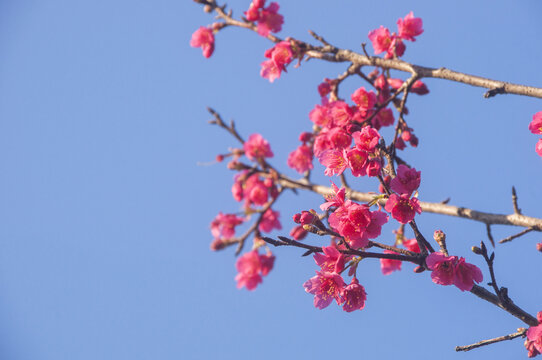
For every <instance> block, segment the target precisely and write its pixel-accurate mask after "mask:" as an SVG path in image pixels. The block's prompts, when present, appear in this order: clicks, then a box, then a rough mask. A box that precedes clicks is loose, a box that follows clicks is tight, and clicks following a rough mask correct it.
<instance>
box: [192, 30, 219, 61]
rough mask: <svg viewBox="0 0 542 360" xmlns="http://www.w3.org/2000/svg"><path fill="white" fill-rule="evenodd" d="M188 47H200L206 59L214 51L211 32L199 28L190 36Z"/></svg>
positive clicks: (213, 37)
mask: <svg viewBox="0 0 542 360" xmlns="http://www.w3.org/2000/svg"><path fill="white" fill-rule="evenodd" d="M190 46H192V47H200V48H201V50H202V51H203V56H205V57H206V58H209V57H211V55H212V54H213V51H214V49H215V36H214V35H213V30H211V29H209V28H206V27H204V26H200V28H199V29H198V30H196V31H195V32H194V33H193V34H192V39H191V40H190Z"/></svg>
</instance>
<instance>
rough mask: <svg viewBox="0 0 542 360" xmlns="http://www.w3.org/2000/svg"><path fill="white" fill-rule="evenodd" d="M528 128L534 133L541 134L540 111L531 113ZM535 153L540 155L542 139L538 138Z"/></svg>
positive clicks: (541, 116) (541, 118)
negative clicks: (531, 118) (531, 116)
mask: <svg viewBox="0 0 542 360" xmlns="http://www.w3.org/2000/svg"><path fill="white" fill-rule="evenodd" d="M529 130H530V131H531V132H532V133H533V134H536V135H542V111H539V112H537V113H536V114H534V115H533V120H532V121H531V123H530V124H529ZM535 150H536V153H537V154H538V155H540V156H542V139H539V140H538V142H537V143H536V146H535Z"/></svg>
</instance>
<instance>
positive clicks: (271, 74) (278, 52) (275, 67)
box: [260, 41, 294, 82]
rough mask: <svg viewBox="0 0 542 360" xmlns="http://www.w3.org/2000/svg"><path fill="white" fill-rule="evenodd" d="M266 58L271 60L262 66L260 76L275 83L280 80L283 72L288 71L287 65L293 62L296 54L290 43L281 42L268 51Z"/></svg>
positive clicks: (265, 54)
mask: <svg viewBox="0 0 542 360" xmlns="http://www.w3.org/2000/svg"><path fill="white" fill-rule="evenodd" d="M264 56H265V57H266V58H268V59H269V60H266V61H264V62H263V63H262V64H261V66H262V69H261V70H260V75H261V76H262V77H263V78H266V79H268V80H269V81H270V82H273V81H275V79H278V78H280V74H281V73H282V72H283V71H286V65H288V64H289V63H291V62H292V59H293V56H294V52H293V50H292V46H291V45H290V43H289V42H288V41H281V42H279V43H278V44H276V45H275V46H274V47H272V48H271V49H267V50H266V51H265V53H264Z"/></svg>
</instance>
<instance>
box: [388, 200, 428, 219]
mask: <svg viewBox="0 0 542 360" xmlns="http://www.w3.org/2000/svg"><path fill="white" fill-rule="evenodd" d="M384 208H385V209H386V211H387V212H389V213H391V216H392V217H393V218H394V219H395V220H397V221H399V222H400V223H401V224H408V223H409V222H411V221H412V220H413V219H414V216H416V213H418V214H421V213H422V208H421V207H420V202H419V201H418V199H417V198H410V199H409V195H406V194H405V195H401V196H398V195H396V194H391V195H390V197H389V199H388V201H387V202H386V205H385V206H384Z"/></svg>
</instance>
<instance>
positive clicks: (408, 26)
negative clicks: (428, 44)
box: [397, 11, 423, 41]
mask: <svg viewBox="0 0 542 360" xmlns="http://www.w3.org/2000/svg"><path fill="white" fill-rule="evenodd" d="M397 28H398V31H399V37H400V38H402V39H405V40H410V41H416V39H415V38H414V37H415V36H418V35H421V34H422V33H423V22H422V19H421V18H415V17H414V13H413V12H412V11H411V12H410V13H408V15H407V16H405V18H404V19H399V20H397Z"/></svg>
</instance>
